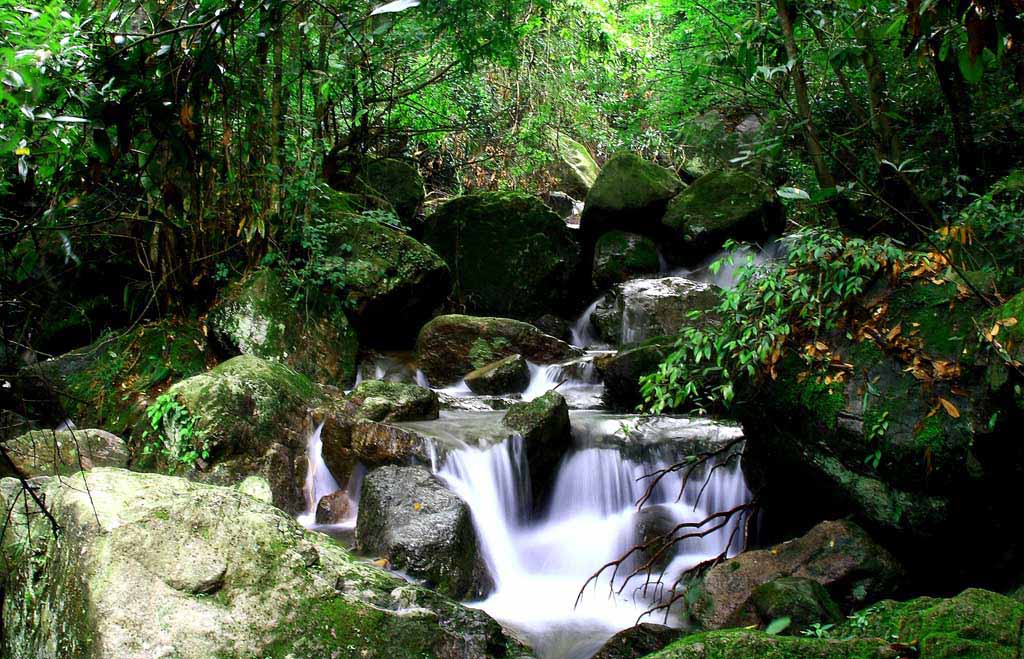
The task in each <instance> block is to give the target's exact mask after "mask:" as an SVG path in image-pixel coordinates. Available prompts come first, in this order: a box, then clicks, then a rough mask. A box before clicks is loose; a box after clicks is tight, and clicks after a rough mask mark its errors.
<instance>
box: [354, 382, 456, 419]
mask: <svg viewBox="0 0 1024 659" xmlns="http://www.w3.org/2000/svg"><path fill="white" fill-rule="evenodd" d="M348 400H349V402H350V403H351V404H352V405H354V406H355V407H356V408H357V409H356V410H355V414H354V416H355V417H356V418H361V419H369V420H370V421H388V422H391V421H421V420H426V421H429V420H431V419H436V418H437V415H438V410H439V407H438V400H437V394H436V393H434V392H433V391H431V390H430V389H426V388H424V387H420V386H417V385H415V384H404V383H401V382H385V381H382V380H366V381H364V382H361V383H360V384H359V386H358V387H356V388H355V389H353V390H352V393H351V394H349V397H348Z"/></svg>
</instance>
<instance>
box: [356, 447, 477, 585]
mask: <svg viewBox="0 0 1024 659" xmlns="http://www.w3.org/2000/svg"><path fill="white" fill-rule="evenodd" d="M356 547H357V548H358V550H359V551H361V552H363V553H365V554H370V555H374V556H383V557H384V558H386V559H387V560H388V561H389V562H390V563H391V564H392V565H394V566H395V567H396V568H398V569H400V570H404V571H405V572H407V573H409V574H410V575H412V576H415V577H418V578H421V579H424V580H426V581H427V583H428V584H429V585H430V586H431V587H432V588H434V589H436V590H437V591H438V592H441V593H444V594H446V595H449V596H451V597H456V598H461V597H466V596H469V595H472V594H475V593H476V588H477V579H478V570H479V557H478V554H477V546H476V535H475V533H474V530H473V521H472V518H471V517H470V512H469V507H468V506H467V505H466V504H465V503H464V502H463V501H462V500H461V499H459V497H457V496H456V495H454V494H452V493H451V492H449V491H448V490H447V489H445V487H444V484H443V483H441V481H440V480H438V479H437V478H436V477H435V476H434V475H433V474H431V473H430V470H429V469H427V468H426V467H420V466H413V467H396V466H385V467H380V468H377V469H374V470H372V471H370V472H369V473H368V474H367V475H366V478H365V479H364V480H363V488H362V493H361V494H360V497H359V519H358V521H357V523H356Z"/></svg>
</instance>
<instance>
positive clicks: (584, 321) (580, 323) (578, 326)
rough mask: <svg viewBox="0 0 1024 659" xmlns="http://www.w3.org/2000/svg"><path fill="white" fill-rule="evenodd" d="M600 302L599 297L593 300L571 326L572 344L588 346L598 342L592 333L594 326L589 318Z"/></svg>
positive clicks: (582, 346) (581, 346)
mask: <svg viewBox="0 0 1024 659" xmlns="http://www.w3.org/2000/svg"><path fill="white" fill-rule="evenodd" d="M600 302H601V298H598V299H596V300H594V301H593V302H592V303H591V304H590V306H589V307H587V308H586V310H585V311H584V312H583V315H581V316H580V317H579V319H578V320H577V321H576V323H575V324H574V325H573V326H572V344H573V345H574V346H578V347H580V348H590V347H592V346H594V345H596V344H597V343H598V338H597V335H595V334H594V326H593V325H592V324H591V322H590V320H591V317H592V316H593V315H594V310H596V309H597V305H598V303H600Z"/></svg>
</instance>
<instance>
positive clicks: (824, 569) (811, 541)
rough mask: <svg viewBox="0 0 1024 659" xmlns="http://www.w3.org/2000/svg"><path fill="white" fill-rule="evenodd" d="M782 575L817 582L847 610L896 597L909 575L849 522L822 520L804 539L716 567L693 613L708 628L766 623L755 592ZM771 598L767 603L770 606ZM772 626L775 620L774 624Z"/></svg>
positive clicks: (706, 578) (705, 580)
mask: <svg viewBox="0 0 1024 659" xmlns="http://www.w3.org/2000/svg"><path fill="white" fill-rule="evenodd" d="M782 577H798V578H802V579H812V580H814V581H816V582H817V583H819V584H821V585H822V586H823V587H824V588H825V589H826V590H827V591H828V593H829V595H830V596H831V597H832V598H833V599H834V600H835V601H836V602H839V603H841V604H842V605H843V606H845V607H846V609H847V610H852V609H854V608H859V607H860V606H863V605H864V604H867V603H870V602H873V601H877V600H881V599H882V598H884V597H888V596H891V595H892V594H894V593H895V592H896V589H897V588H899V587H900V586H901V584H902V580H903V578H904V572H903V569H902V567H901V566H900V565H899V564H898V563H897V562H896V560H895V559H894V558H893V556H892V555H891V554H890V553H889V552H888V551H887V550H886V549H885V548H883V547H882V546H881V545H879V544H878V543H876V542H874V541H873V540H872V539H871V538H870V537H869V536H868V535H867V533H865V532H864V530H863V529H861V528H860V527H858V526H857V525H856V524H853V523H852V522H848V521H843V520H840V521H834V522H822V523H820V524H818V525H817V526H815V527H814V528H812V529H811V530H810V531H808V532H807V533H806V534H805V535H804V536H801V537H799V538H795V539H793V540H789V541H787V542H784V543H781V544H779V545H776V546H774V547H772V548H770V549H759V550H755V551H747V552H744V553H742V554H740V555H738V556H736V557H735V558H731V559H729V560H728V561H725V562H724V563H720V564H718V565H716V566H714V567H712V568H711V569H710V570H709V571H708V572H707V574H706V575H704V577H703V578H702V579H701V580H700V581H699V583H698V585H696V586H695V591H696V592H698V593H700V596H699V597H696V598H694V599H693V601H692V602H691V604H690V607H689V611H688V612H689V614H690V615H691V616H692V617H693V618H694V620H695V621H696V622H697V623H698V624H699V625H700V626H701V627H702V628H703V629H722V628H725V627H739V626H745V625H753V624H760V623H762V622H764V621H763V620H762V619H761V617H760V615H761V611H760V609H759V608H758V607H757V598H756V597H755V592H756V591H757V589H758V588H759V587H760V586H762V585H764V584H766V583H769V582H771V581H775V580H776V579H779V578H782ZM768 599H770V598H765V599H764V600H763V601H762V603H763V604H767V603H770V602H768ZM769 622H770V621H769Z"/></svg>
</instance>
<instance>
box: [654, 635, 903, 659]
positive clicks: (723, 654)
mask: <svg viewBox="0 0 1024 659" xmlns="http://www.w3.org/2000/svg"><path fill="white" fill-rule="evenodd" d="M752 657H757V658H758V659H897V658H898V657H899V655H898V654H897V653H896V652H895V651H894V650H893V649H892V648H890V647H889V643H888V642H887V641H883V640H881V639H848V640H839V639H818V638H814V639H811V638H794V637H791V636H771V635H769V634H766V633H764V632H762V631H756V630H750V629H728V630H724V631H715V632H705V633H702V634H692V635H690V636H684V637H683V638H682V639H681V640H679V641H676V642H675V643H673V644H672V645H669V646H668V647H667V648H665V649H664V650H661V651H660V652H656V653H654V654H651V655H648V656H647V659H752Z"/></svg>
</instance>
